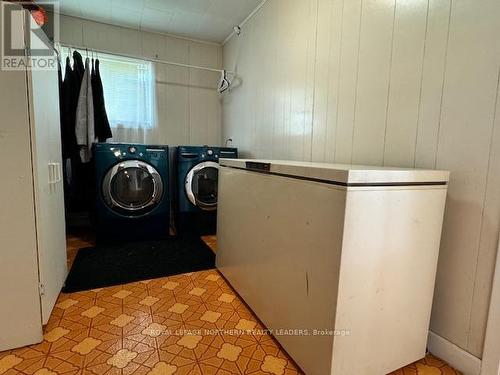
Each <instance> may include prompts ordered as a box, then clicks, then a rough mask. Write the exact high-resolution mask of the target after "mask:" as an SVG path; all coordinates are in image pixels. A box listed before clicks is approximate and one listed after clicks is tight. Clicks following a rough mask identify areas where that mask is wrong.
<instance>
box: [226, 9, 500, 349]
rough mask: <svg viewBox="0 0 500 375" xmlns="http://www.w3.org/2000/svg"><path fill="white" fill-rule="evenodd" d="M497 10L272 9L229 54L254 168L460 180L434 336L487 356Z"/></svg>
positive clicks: (499, 192) (231, 105) (243, 141)
mask: <svg viewBox="0 0 500 375" xmlns="http://www.w3.org/2000/svg"><path fill="white" fill-rule="evenodd" d="M499 19H500V2H499V1H498V0H481V1H477V0H456V1H453V2H452V1H451V0H269V1H268V2H267V3H266V4H265V6H264V7H263V8H262V9H261V10H260V11H259V12H258V13H257V15H256V16H255V17H254V18H253V19H252V20H251V21H250V22H248V23H247V24H246V25H245V27H244V28H243V30H242V34H241V35H240V36H239V37H236V36H235V37H233V38H232V39H231V40H230V41H229V42H228V43H227V44H226V45H225V46H224V66H225V67H226V68H227V69H235V70H236V73H237V75H238V79H237V83H236V84H235V85H234V87H233V89H232V90H231V92H230V93H229V94H228V95H226V96H225V97H224V101H223V110H222V112H223V127H222V129H223V130H222V136H223V138H229V137H230V138H232V139H233V140H234V145H235V146H238V147H240V150H241V152H242V154H243V155H244V156H248V157H262V158H274V159H294V160H312V161H320V162H323V161H325V162H341V163H345V162H347V163H351V162H352V163H361V164H374V165H384V164H385V165H394V166H406V167H414V166H415V167H425V168H442V169H449V170H451V172H452V180H451V184H450V189H449V198H448V203H447V212H446V218H445V226H444V233H443V240H442V246H441V255H440V261H439V271H438V276H437V284H436V294H435V302H434V309H433V316H432V322H431V329H432V330H433V331H434V332H436V333H437V334H439V335H441V336H443V337H445V338H446V339H448V340H450V341H452V342H453V343H455V344H456V345H458V346H459V347H461V348H463V349H465V350H467V351H469V352H470V353H472V354H474V355H475V356H478V357H480V356H481V354H482V347H483V339H484V331H485V324H486V318H487V311H488V303H489V297H490V290H491V281H492V274H493V267H494V259H495V255H496V249H497V242H498V231H499V226H500V224H499V223H500V120H499V117H500V113H498V114H497V110H498V109H497V108H498V107H500V103H498V95H499V85H498V82H499V68H500V38H498V35H500V22H498V20H499Z"/></svg>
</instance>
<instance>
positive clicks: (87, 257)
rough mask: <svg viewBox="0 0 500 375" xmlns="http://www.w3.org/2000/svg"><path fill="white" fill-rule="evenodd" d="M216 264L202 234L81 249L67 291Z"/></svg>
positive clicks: (146, 278) (195, 269)
mask: <svg viewBox="0 0 500 375" xmlns="http://www.w3.org/2000/svg"><path fill="white" fill-rule="evenodd" d="M214 267H215V254H214V253H213V251H212V250H210V248H209V247H208V246H207V245H206V244H205V243H204V242H203V241H202V240H201V239H200V238H198V237H178V238H171V239H168V240H163V241H149V242H131V243H126V244H120V245H105V246H104V245H103V246H97V247H89V248H85V249H81V250H80V251H78V254H77V256H76V258H75V261H74V263H73V266H72V267H71V270H70V272H69V275H68V277H67V279H66V285H65V286H64V288H63V292H64V293H72V292H80V291H83V290H89V289H95V288H102V287H106V286H112V285H119V284H126V283H130V282H133V281H140V280H148V279H154V278H158V277H165V276H171V275H177V274H181V273H187V272H194V271H202V270H207V269H210V268H214Z"/></svg>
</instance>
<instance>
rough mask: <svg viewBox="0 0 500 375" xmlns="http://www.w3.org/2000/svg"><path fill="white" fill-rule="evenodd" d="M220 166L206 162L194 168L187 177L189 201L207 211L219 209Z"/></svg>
mask: <svg viewBox="0 0 500 375" xmlns="http://www.w3.org/2000/svg"><path fill="white" fill-rule="evenodd" d="M219 168H220V166H219V164H218V163H216V162H213V161H206V162H203V163H200V164H197V165H196V166H194V167H193V168H192V169H191V170H190V171H189V173H188V174H187V176H186V181H185V190H186V196H187V197H188V199H189V201H190V202H191V203H192V204H193V205H195V206H196V207H199V208H201V209H202V210H205V211H213V210H216V209H217V182H218V180H219Z"/></svg>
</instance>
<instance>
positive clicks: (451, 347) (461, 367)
mask: <svg viewBox="0 0 500 375" xmlns="http://www.w3.org/2000/svg"><path fill="white" fill-rule="evenodd" d="M427 348H428V349H429V351H430V352H431V353H432V354H434V355H435V356H436V357H439V358H441V359H442V360H444V361H445V362H448V363H449V364H450V365H451V366H452V367H453V368H455V369H457V370H458V371H461V372H462V373H463V374H464V375H480V373H481V360H480V359H479V358H477V357H474V356H473V355H472V354H470V353H468V352H466V351H465V350H463V349H462V348H459V347H458V346H456V345H455V344H453V343H451V342H450V341H448V340H446V339H445V338H443V337H441V336H439V335H437V334H436V333H434V332H432V331H429V338H428V340H427Z"/></svg>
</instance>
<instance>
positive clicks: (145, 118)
mask: <svg viewBox="0 0 500 375" xmlns="http://www.w3.org/2000/svg"><path fill="white" fill-rule="evenodd" d="M63 50H64V51H65V52H66V51H67V50H68V49H67V48H64V49H63ZM78 52H80V54H82V56H83V57H84V58H85V57H86V56H89V57H91V58H92V57H94V58H96V59H97V58H98V59H99V62H100V72H101V79H102V84H103V88H104V100H105V104H106V112H107V114H108V120H109V123H110V126H111V131H112V132H113V138H112V139H111V140H108V141H109V142H119V143H143V144H154V143H155V142H157V140H158V120H157V106H156V90H155V88H156V79H155V70H154V64H153V63H152V62H150V61H145V60H139V59H131V58H126V57H121V56H116V55H110V54H102V53H91V52H86V51H82V50H79V51H78ZM64 57H65V56H64Z"/></svg>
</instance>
